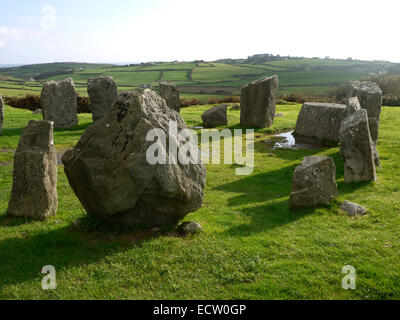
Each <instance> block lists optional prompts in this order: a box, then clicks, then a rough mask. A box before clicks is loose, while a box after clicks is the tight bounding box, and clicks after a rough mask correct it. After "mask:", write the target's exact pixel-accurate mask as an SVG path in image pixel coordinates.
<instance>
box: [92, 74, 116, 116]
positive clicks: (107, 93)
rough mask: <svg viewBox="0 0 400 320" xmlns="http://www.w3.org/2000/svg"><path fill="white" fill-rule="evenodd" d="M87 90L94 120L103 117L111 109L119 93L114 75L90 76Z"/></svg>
mask: <svg viewBox="0 0 400 320" xmlns="http://www.w3.org/2000/svg"><path fill="white" fill-rule="evenodd" d="M87 86H88V87H87V92H88V94H89V100H90V110H91V112H92V118H93V121H97V120H99V119H101V118H102V117H103V116H104V114H105V113H106V112H107V111H108V110H110V108H111V106H112V104H113V102H114V101H115V98H116V97H117V94H118V88H117V84H116V83H115V81H114V78H113V77H97V78H90V79H89V80H88V81H87Z"/></svg>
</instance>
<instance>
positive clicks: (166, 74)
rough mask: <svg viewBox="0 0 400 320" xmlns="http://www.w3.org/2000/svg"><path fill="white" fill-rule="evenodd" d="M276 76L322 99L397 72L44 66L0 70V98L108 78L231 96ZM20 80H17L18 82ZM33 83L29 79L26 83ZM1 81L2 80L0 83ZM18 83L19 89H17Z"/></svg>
mask: <svg viewBox="0 0 400 320" xmlns="http://www.w3.org/2000/svg"><path fill="white" fill-rule="evenodd" d="M274 74H277V75H278V76H279V92H280V94H290V93H303V94H307V95H315V96H318V95H326V94H327V93H328V92H329V91H330V90H331V89H333V88H335V87H338V86H340V85H342V84H344V83H346V82H348V81H351V80H358V79H363V78H365V77H369V76H371V75H378V74H400V64H396V63H390V62H385V61H359V60H351V59H347V60H339V59H319V58H288V57H279V56H272V55H255V56H252V57H249V58H247V59H235V60H233V59H224V60H218V61H214V62H205V61H193V62H158V63H143V64H132V65H125V66H116V65H112V64H88V63H49V64H39V65H28V66H21V67H13V68H3V69H0V76H1V75H3V79H4V76H7V77H11V78H8V79H7V81H2V82H1V77H0V94H1V93H2V92H5V91H6V92H5V93H3V94H4V95H5V94H7V95H10V94H12V92H13V90H14V91H15V92H19V93H20V94H22V90H27V89H29V90H31V91H32V92H37V91H40V86H41V83H43V82H45V81H49V80H60V79H64V78H66V77H71V78H73V79H74V81H75V85H76V87H77V90H78V91H79V92H80V93H81V94H83V95H84V94H86V82H87V80H88V79H89V78H91V77H96V76H101V75H102V76H113V77H114V79H115V80H116V82H117V84H118V86H119V88H120V89H121V90H122V89H130V88H135V87H157V86H158V84H159V82H160V81H172V82H173V83H175V84H176V85H177V86H178V88H179V89H180V90H181V92H183V93H184V95H185V96H193V97H208V96H220V95H225V96H226V95H237V94H239V93H240V89H241V87H242V86H244V85H245V84H247V83H249V82H251V81H253V80H255V79H258V78H261V77H266V76H271V75H274ZM18 79H23V80H18ZM29 79H34V80H35V81H27V80H29ZM5 80H6V79H5ZM21 85H23V88H24V89H21Z"/></svg>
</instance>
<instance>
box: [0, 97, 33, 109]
mask: <svg viewBox="0 0 400 320" xmlns="http://www.w3.org/2000/svg"><path fill="white" fill-rule="evenodd" d="M4 102H5V103H6V104H8V105H9V106H11V107H13V108H18V109H26V110H30V111H35V110H37V109H40V108H41V105H40V97H39V96H35V95H32V94H28V95H26V96H25V97H23V98H17V97H4Z"/></svg>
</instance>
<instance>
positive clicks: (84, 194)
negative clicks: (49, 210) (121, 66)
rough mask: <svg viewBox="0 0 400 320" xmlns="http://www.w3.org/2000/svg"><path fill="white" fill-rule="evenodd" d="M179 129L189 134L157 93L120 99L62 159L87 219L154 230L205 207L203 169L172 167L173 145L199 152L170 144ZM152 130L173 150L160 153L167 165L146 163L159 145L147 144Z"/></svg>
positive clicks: (188, 144) (138, 93) (194, 147)
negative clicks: (170, 136) (98, 219)
mask: <svg viewBox="0 0 400 320" xmlns="http://www.w3.org/2000/svg"><path fill="white" fill-rule="evenodd" d="M171 122H172V123H171ZM170 124H171V125H172V126H171V127H170ZM175 124H176V127H177V130H178V132H181V130H183V129H188V128H187V126H186V124H185V121H184V120H183V119H182V117H181V115H180V114H179V113H177V112H175V111H173V110H171V109H170V108H169V107H168V106H167V104H166V102H165V100H164V99H162V98H161V97H160V96H159V95H158V94H157V93H155V92H154V91H151V90H148V89H146V90H145V91H144V92H142V91H139V90H135V91H127V92H120V93H119V94H118V96H117V99H116V100H115V102H114V104H113V106H112V107H111V110H110V111H109V112H107V113H106V114H105V115H104V117H103V118H101V119H100V120H98V121H96V122H95V123H94V124H93V125H91V126H90V127H89V128H88V129H87V130H86V131H85V133H84V134H83V135H82V137H81V139H80V140H79V142H78V144H77V145H76V146H75V148H74V149H73V150H69V151H67V152H66V153H65V155H64V156H63V158H62V162H63V163H64V170H65V173H66V175H67V177H68V180H69V183H70V185H71V186H72V189H73V190H74V192H75V194H76V195H77V196H78V198H79V200H80V201H81V203H82V204H83V206H84V208H85V209H86V211H87V212H88V213H89V214H92V215H97V216H100V217H102V218H103V219H105V220H106V221H108V222H109V223H113V224H114V223H115V224H121V225H125V226H135V225H139V226H145V227H149V228H153V227H162V226H165V225H169V224H174V223H176V222H178V221H179V220H180V219H182V218H184V217H185V216H186V215H187V214H188V213H190V212H193V211H196V210H197V209H199V208H200V207H201V204H202V202H203V192H204V187H205V181H206V169H205V167H204V166H203V165H202V164H200V163H199V162H198V163H197V164H193V163H189V164H182V163H181V161H179V160H178V161H177V164H173V163H171V162H170V161H169V159H170V156H171V157H172V153H171V152H170V148H173V147H172V145H174V143H173V141H175V143H177V144H178V145H179V148H181V147H182V146H184V145H185V146H186V147H191V150H198V149H197V145H195V144H194V143H193V142H192V141H186V139H185V141H182V139H179V142H177V141H176V139H173V138H172V139H168V135H169V129H170V128H171V132H174V131H176V130H174V125H175ZM152 129H158V139H157V141H158V143H160V144H163V143H162V140H163V138H161V137H162V136H163V135H164V136H165V137H166V144H167V145H168V146H169V147H166V146H165V149H163V150H158V153H157V154H158V156H162V154H165V155H166V157H165V158H166V163H165V164H157V163H156V164H151V163H149V161H148V159H147V157H146V154H147V152H148V150H149V148H150V147H151V146H154V144H155V142H154V141H151V142H150V141H147V139H146V137H147V135H148V133H149V131H150V130H152ZM178 150H180V149H178ZM186 150H188V149H186ZM155 153H156V152H150V154H151V155H153V154H155ZM191 154H192V153H191ZM165 158H164V160H165ZM160 160H161V161H163V160H162V159H160ZM197 160H198V159H197Z"/></svg>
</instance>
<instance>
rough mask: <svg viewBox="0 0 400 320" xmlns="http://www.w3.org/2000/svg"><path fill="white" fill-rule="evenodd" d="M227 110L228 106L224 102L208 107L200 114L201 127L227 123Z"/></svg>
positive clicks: (213, 126)
mask: <svg viewBox="0 0 400 320" xmlns="http://www.w3.org/2000/svg"><path fill="white" fill-rule="evenodd" d="M227 111H228V106H227V105H226V104H220V105H218V106H214V107H212V108H211V109H208V110H207V111H205V112H204V113H203V114H202V116H201V119H202V120H203V127H204V128H215V127H216V126H221V125H227V124H228V117H227Z"/></svg>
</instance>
